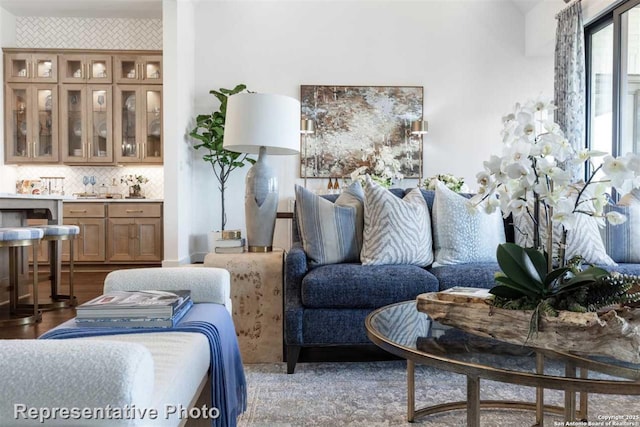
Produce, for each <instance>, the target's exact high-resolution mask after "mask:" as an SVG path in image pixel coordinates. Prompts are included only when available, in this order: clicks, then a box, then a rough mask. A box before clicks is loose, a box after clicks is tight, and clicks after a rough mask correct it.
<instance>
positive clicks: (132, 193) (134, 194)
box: [129, 185, 142, 199]
mask: <svg viewBox="0 0 640 427" xmlns="http://www.w3.org/2000/svg"><path fill="white" fill-rule="evenodd" d="M141 190H142V189H141V188H140V187H139V186H135V185H132V186H130V187H129V198H131V199H141V198H142V191H141Z"/></svg>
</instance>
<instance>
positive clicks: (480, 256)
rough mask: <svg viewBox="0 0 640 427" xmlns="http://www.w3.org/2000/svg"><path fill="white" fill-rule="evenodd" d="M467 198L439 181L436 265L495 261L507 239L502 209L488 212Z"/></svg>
mask: <svg viewBox="0 0 640 427" xmlns="http://www.w3.org/2000/svg"><path fill="white" fill-rule="evenodd" d="M468 201H469V200H468V199H467V198H465V197H463V196H461V195H459V194H457V193H455V192H453V191H451V190H450V189H448V188H447V187H446V186H445V185H444V184H442V183H441V182H438V183H437V184H436V192H435V198H434V201H433V240H434V244H435V250H436V260H435V265H451V264H466V263H471V262H496V250H497V249H498V245H499V244H500V243H504V242H505V236H504V223H503V221H502V216H501V214H500V211H496V212H494V213H492V214H487V213H486V212H484V211H482V210H472V209H469V206H468Z"/></svg>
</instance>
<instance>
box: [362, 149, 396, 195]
mask: <svg viewBox="0 0 640 427" xmlns="http://www.w3.org/2000/svg"><path fill="white" fill-rule="evenodd" d="M362 161H363V162H364V163H367V165H365V166H360V167H358V168H356V169H355V170H354V171H353V172H351V174H350V176H351V179H352V180H353V181H361V182H364V180H365V176H366V175H369V176H370V177H371V179H373V180H374V181H376V182H377V183H378V184H380V185H383V186H385V187H389V186H391V184H392V181H393V180H396V179H397V180H400V179H402V178H404V175H402V173H400V168H401V164H400V161H399V160H398V159H396V158H395V157H394V155H393V151H392V149H391V147H388V146H386V145H380V146H377V147H376V148H375V149H373V150H371V151H370V152H368V153H366V152H363V153H362Z"/></svg>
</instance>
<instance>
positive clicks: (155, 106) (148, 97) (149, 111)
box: [142, 88, 162, 161]
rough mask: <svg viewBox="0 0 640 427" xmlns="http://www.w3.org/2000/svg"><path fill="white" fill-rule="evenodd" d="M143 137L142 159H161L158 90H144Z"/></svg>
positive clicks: (160, 118)
mask: <svg viewBox="0 0 640 427" xmlns="http://www.w3.org/2000/svg"><path fill="white" fill-rule="evenodd" d="M144 95H145V119H146V120H145V123H144V129H145V132H144V134H145V136H144V141H145V142H144V145H143V153H142V155H143V158H144V160H147V161H154V160H158V161H160V160H161V159H162V92H161V91H160V89H158V88H145V90H144Z"/></svg>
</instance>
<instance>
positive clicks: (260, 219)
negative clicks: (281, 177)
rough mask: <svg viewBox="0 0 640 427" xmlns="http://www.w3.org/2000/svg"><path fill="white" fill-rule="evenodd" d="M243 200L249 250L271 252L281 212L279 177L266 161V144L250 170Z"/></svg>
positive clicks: (261, 148)
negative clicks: (279, 212)
mask: <svg viewBox="0 0 640 427" xmlns="http://www.w3.org/2000/svg"><path fill="white" fill-rule="evenodd" d="M246 187H247V188H246V194H245V199H244V209H245V219H246V223H247V243H248V246H249V252H270V251H271V248H272V245H273V233H274V230H275V227H276V214H277V211H278V179H277V177H276V174H275V173H274V171H273V169H272V168H271V166H270V165H269V164H268V163H267V155H266V149H265V147H260V154H259V156H258V161H257V162H256V163H255V164H254V165H253V166H252V167H251V169H249V172H247V179H246Z"/></svg>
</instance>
